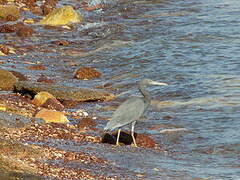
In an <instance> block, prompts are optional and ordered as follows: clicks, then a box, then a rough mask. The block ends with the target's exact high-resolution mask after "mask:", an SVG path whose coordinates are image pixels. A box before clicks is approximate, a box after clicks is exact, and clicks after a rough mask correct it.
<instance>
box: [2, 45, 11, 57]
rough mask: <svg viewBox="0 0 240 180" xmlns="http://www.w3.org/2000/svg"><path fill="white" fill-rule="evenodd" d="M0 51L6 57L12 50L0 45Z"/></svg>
mask: <svg viewBox="0 0 240 180" xmlns="http://www.w3.org/2000/svg"><path fill="white" fill-rule="evenodd" d="M0 51H1V52H2V53H4V54H6V55H8V54H9V51H10V49H9V48H8V47H6V46H3V45H0Z"/></svg>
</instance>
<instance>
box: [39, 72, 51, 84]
mask: <svg viewBox="0 0 240 180" xmlns="http://www.w3.org/2000/svg"><path fill="white" fill-rule="evenodd" d="M37 82H44V83H53V82H54V81H53V80H52V79H49V78H48V77H47V76H45V75H43V74H41V76H40V77H39V78H38V79H37Z"/></svg>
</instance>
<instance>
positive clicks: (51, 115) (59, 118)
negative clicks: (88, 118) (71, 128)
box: [35, 108, 69, 123]
mask: <svg viewBox="0 0 240 180" xmlns="http://www.w3.org/2000/svg"><path fill="white" fill-rule="evenodd" d="M35 117H36V118H41V119H43V120H44V121H45V122H46V123H51V122H53V123H68V122H69V120H68V119H67V117H66V116H65V115H64V113H63V112H59V111H54V110H48V109H45V108H44V109H42V110H40V111H39V112H38V113H37V114H36V116H35Z"/></svg>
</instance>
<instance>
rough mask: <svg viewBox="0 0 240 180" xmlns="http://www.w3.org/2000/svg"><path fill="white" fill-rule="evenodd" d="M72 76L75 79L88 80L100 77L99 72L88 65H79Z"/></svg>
mask: <svg viewBox="0 0 240 180" xmlns="http://www.w3.org/2000/svg"><path fill="white" fill-rule="evenodd" d="M74 77H75V78H76V79H82V80H88V79H94V78H99V77H101V73H100V72H98V71H97V70H95V69H93V68H90V67H84V66H83V67H80V68H79V69H78V70H77V71H76V72H75V75H74Z"/></svg>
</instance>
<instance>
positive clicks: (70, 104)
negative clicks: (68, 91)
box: [62, 100, 79, 108]
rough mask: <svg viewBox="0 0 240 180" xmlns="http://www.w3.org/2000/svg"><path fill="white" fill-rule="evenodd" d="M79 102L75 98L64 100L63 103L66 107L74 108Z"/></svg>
mask: <svg viewBox="0 0 240 180" xmlns="http://www.w3.org/2000/svg"><path fill="white" fill-rule="evenodd" d="M78 103H79V102H78V101H73V100H64V101H62V105H63V106H64V107H66V108H74V107H76V106H77V104H78Z"/></svg>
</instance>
